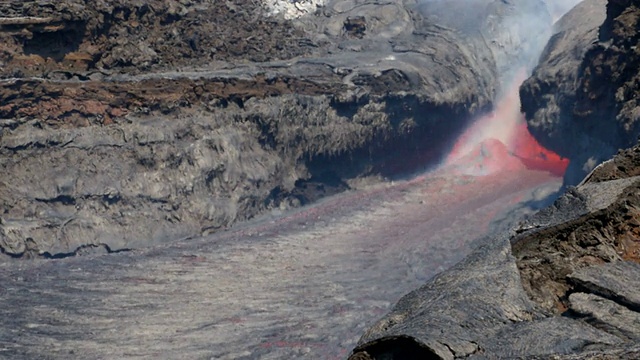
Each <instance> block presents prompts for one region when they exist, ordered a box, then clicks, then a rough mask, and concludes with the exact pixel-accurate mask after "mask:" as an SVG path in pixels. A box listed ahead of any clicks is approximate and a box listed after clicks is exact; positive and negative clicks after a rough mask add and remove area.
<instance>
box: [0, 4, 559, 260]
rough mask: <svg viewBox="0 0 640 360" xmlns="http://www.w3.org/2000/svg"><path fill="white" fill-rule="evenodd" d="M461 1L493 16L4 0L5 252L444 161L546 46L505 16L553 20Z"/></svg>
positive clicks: (144, 235)
mask: <svg viewBox="0 0 640 360" xmlns="http://www.w3.org/2000/svg"><path fill="white" fill-rule="evenodd" d="M447 4H448V3H447ZM460 4H462V2H460ZM460 4H459V5H460ZM464 4H465V6H464V7H462V8H461V10H465V11H467V12H469V13H472V14H473V16H474V17H477V15H478V13H480V14H483V16H486V17H487V18H488V19H490V21H488V22H486V23H485V22H478V21H476V22H474V23H468V22H464V21H460V22H456V21H454V20H455V18H454V19H451V18H448V19H445V18H442V17H441V16H433V15H434V14H436V15H438V14H442V13H443V6H445V5H443V3H442V2H430V3H428V4H423V5H418V4H416V3H414V2H412V1H406V2H403V1H392V2H389V3H388V4H386V5H383V6H381V5H380V4H379V3H377V2H375V1H357V2H344V1H333V2H330V3H327V5H326V7H325V8H323V9H320V11H318V12H317V13H315V14H310V15H308V16H305V17H301V18H300V19H297V20H295V21H293V20H291V21H290V20H284V19H282V18H281V17H267V16H266V14H267V13H268V9H266V8H264V7H263V6H261V5H260V3H258V2H255V1H248V0H234V1H226V2H220V1H209V0H199V1H190V0H187V1H180V2H174V1H171V2H167V1H159V0H157V1H146V2H138V1H133V2H131V1H126V2H125V1H115V2H113V1H112V2H104V1H100V0H91V1H89V0H87V1H79V0H68V1H60V2H56V3H46V4H42V3H40V2H28V3H25V2H18V1H10V2H4V3H3V4H2V5H0V6H1V7H2V11H1V13H2V14H3V17H2V19H0V37H1V38H2V40H3V41H2V45H1V49H0V61H1V62H2V64H3V66H2V70H0V77H2V80H1V84H2V85H1V87H0V102H1V105H0V119H1V120H0V126H1V133H0V162H1V164H0V166H2V169H3V174H4V175H3V177H2V179H1V182H0V194H1V195H2V196H1V200H0V217H2V224H0V234H1V236H0V248H2V250H3V252H4V253H6V254H9V255H12V256H21V255H26V254H40V255H43V256H56V255H60V254H67V253H71V254H75V250H76V249H79V248H83V247H87V246H88V247H89V248H92V247H94V246H97V248H99V249H110V250H112V251H116V250H118V249H125V248H132V247H139V246H143V245H148V244H153V243H159V242H165V241H169V240H175V239H178V238H184V237H190V236H197V235H201V234H206V233H208V232H211V231H217V230H218V229H222V228H225V227H228V226H230V225H231V224H234V223H235V222H238V221H242V220H244V219H248V218H250V217H252V216H254V215H256V214H259V213H261V212H264V211H268V210H270V209H286V208H289V207H291V206H297V205H298V204H300V203H305V202H309V201H312V200H314V199H316V198H318V197H320V196H323V195H326V194H331V193H334V192H336V191H342V190H344V189H346V188H348V187H349V182H350V179H354V178H357V177H363V176H391V175H393V174H398V173H400V172H407V171H414V170H416V169H418V168H421V167H424V166H429V165H430V164H434V163H435V162H437V161H438V159H439V157H440V156H441V154H442V153H443V152H444V151H446V148H447V146H448V145H449V143H450V142H451V139H453V138H454V137H455V136H456V135H457V134H458V133H460V131H461V130H462V129H463V128H464V127H465V125H466V124H467V122H468V121H469V119H471V115H473V114H477V113H478V112H481V111H484V110H486V109H488V108H489V107H490V106H491V103H492V101H493V99H494V97H495V95H496V93H498V92H499V91H500V86H501V83H500V82H501V80H502V79H501V76H500V75H502V74H505V73H507V72H508V71H511V70H513V69H512V68H511V67H509V64H508V62H507V56H508V55H509V54H513V53H516V52H519V51H528V50H527V49H530V48H531V49H533V48H534V47H535V46H534V42H531V44H529V43H527V42H520V41H511V40H513V39H511V38H509V37H505V36H506V35H505V34H508V33H507V32H505V31H501V30H503V29H506V27H508V26H511V24H512V23H513V22H518V19H520V18H522V16H523V14H524V13H526V14H527V16H534V15H535V16H536V18H537V20H540V21H537V22H535V24H537V26H539V27H540V31H538V32H533V30H532V28H530V27H527V28H526V29H525V30H521V31H520V32H516V33H514V34H517V35H518V36H522V38H525V36H524V35H525V34H527V33H536V34H538V33H543V29H544V27H545V22H548V21H549V20H550V19H549V16H548V14H547V13H546V10H545V9H544V7H543V6H540V3H539V2H532V1H529V0H527V1H524V0H522V1H515V2H503V1H488V0H477V1H474V2H472V3H469V2H466V1H465V2H464ZM447 6H449V5H447ZM532 11H533V13H532ZM457 13H459V12H457ZM475 30H478V31H475ZM514 36H515V35H514ZM510 39H511V40H510ZM536 41H538V39H537V38H536ZM518 66H519V65H518ZM399 159H400V160H399Z"/></svg>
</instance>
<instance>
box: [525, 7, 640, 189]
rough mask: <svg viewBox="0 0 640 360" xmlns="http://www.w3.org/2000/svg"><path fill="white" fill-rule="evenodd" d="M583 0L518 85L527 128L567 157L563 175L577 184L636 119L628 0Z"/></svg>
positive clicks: (631, 133)
mask: <svg viewBox="0 0 640 360" xmlns="http://www.w3.org/2000/svg"><path fill="white" fill-rule="evenodd" d="M604 3H605V2H604V1H596V0H588V1H584V2H583V3H581V4H580V5H579V6H578V7H577V8H576V9H575V10H574V11H573V12H571V13H569V14H567V15H566V16H565V18H564V19H562V20H561V21H560V22H559V24H558V29H557V31H558V32H557V33H556V34H555V35H554V36H553V37H552V40H551V41H550V42H549V44H548V45H547V48H546V50H545V52H544V54H543V56H542V58H541V61H540V65H539V66H538V68H537V69H536V70H535V72H534V73H533V76H532V77H531V78H530V79H529V80H527V81H526V82H525V84H524V85H523V86H522V88H521V91H520V96H521V100H522V109H523V111H524V112H525V114H526V116H527V122H528V124H529V129H530V130H531V132H532V134H534V136H536V137H537V138H538V139H539V140H540V142H541V143H542V144H543V145H545V146H546V147H548V148H550V149H552V150H554V151H556V152H558V153H559V154H560V155H562V156H565V157H568V158H569V159H571V164H570V166H569V169H568V171H567V175H566V183H567V184H569V185H575V184H577V183H578V182H579V181H580V180H581V179H582V178H583V177H584V176H585V175H586V174H587V173H588V172H589V171H590V170H591V169H593V167H594V166H596V165H597V164H599V163H600V162H602V161H604V160H606V159H608V158H609V157H611V156H613V155H614V154H615V152H616V151H617V150H618V149H624V148H627V147H630V146H632V145H633V144H634V143H635V141H636V138H637V136H638V135H639V134H640V128H639V127H638V121H637V120H638V106H637V104H636V102H637V101H636V98H637V97H638V93H637V91H638V85H637V83H638V79H637V77H638V75H637V71H636V70H637V68H638V66H639V62H638V61H639V60H638V54H637V51H636V50H635V49H636V46H637V43H638V39H639V36H638V33H637V28H638V26H637V24H638V14H639V12H640V10H639V8H638V4H637V3H636V2H635V1H609V2H608V3H607V4H606V21H605V8H604Z"/></svg>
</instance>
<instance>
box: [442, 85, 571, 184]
mask: <svg viewBox="0 0 640 360" xmlns="http://www.w3.org/2000/svg"><path fill="white" fill-rule="evenodd" d="M519 78H520V79H519V80H520V81H514V82H513V85H512V86H511V88H510V89H509V92H508V93H507V95H506V96H504V97H503V98H502V99H501V100H500V101H499V102H498V104H497V106H496V108H495V110H494V111H493V112H491V113H489V114H487V115H485V116H483V117H481V118H479V119H478V120H477V121H475V122H474V124H473V125H471V126H470V127H469V128H468V129H467V130H466V131H465V132H464V133H463V134H462V135H461V136H460V137H459V138H458V140H457V141H456V143H455V144H454V146H453V148H452V151H451V153H450V154H449V156H447V158H446V159H445V162H444V167H445V168H447V169H450V170H452V171H454V172H457V173H462V174H467V175H476V176H484V175H490V174H494V173H497V172H501V171H520V170H524V169H529V170H539V171H547V172H549V173H551V174H552V175H554V176H558V177H561V176H563V175H564V173H565V171H566V169H567V166H568V165H569V160H568V159H566V158H562V157H560V156H559V155H558V154H556V153H554V152H553V151H550V150H548V149H546V148H544V147H543V146H542V145H540V144H539V143H538V142H537V141H536V139H535V138H534V137H533V136H532V135H531V133H530V132H529V130H528V128H527V124H526V121H525V118H524V115H523V114H522V113H521V112H520V97H519V94H518V88H519V86H520V84H521V83H522V80H523V79H524V76H523V75H522V76H520V77H519Z"/></svg>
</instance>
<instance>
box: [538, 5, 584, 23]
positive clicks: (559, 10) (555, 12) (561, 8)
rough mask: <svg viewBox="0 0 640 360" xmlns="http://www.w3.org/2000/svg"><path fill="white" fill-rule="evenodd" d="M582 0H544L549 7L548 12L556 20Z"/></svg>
mask: <svg viewBox="0 0 640 360" xmlns="http://www.w3.org/2000/svg"><path fill="white" fill-rule="evenodd" d="M580 2H582V0H546V1H545V3H546V5H547V8H548V9H549V14H551V17H552V18H553V21H554V22H556V21H558V20H559V19H560V18H561V17H562V15H564V14H566V13H567V12H568V11H569V10H571V9H572V8H573V7H574V6H576V5H578V4H579V3H580Z"/></svg>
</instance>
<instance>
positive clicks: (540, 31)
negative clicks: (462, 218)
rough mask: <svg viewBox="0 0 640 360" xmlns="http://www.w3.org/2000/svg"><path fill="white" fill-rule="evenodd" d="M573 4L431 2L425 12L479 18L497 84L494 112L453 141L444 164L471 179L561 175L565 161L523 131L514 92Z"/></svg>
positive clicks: (453, 21)
mask: <svg viewBox="0 0 640 360" xmlns="http://www.w3.org/2000/svg"><path fill="white" fill-rule="evenodd" d="M579 2H580V1H577V0H546V1H542V0H496V1H490V0H471V1H463V0H430V1H426V2H425V3H424V4H425V7H424V10H427V11H433V10H434V9H438V8H439V6H435V5H445V4H449V5H450V6H451V7H450V9H449V10H450V11H452V12H458V11H462V8H458V7H459V6H461V5H463V3H464V4H466V5H467V6H468V8H467V10H466V11H471V12H475V13H476V16H477V14H483V17H482V18H483V19H484V23H483V24H482V25H481V26H480V34H481V35H482V36H483V37H484V40H485V41H486V42H487V44H488V46H489V47H490V50H491V51H492V53H493V56H494V59H495V61H496V67H497V71H498V74H499V82H500V85H501V88H500V91H499V92H498V94H499V96H498V99H496V101H495V104H496V105H495V106H494V110H493V111H492V112H491V113H489V114H487V115H485V116H482V117H480V118H478V119H476V121H474V122H473V123H472V125H471V126H470V127H469V128H468V129H467V131H465V132H464V133H463V134H462V136H460V138H459V139H458V140H457V141H456V143H455V145H454V146H453V149H452V151H451V153H450V155H449V156H448V157H447V159H446V160H445V163H444V165H445V166H446V167H448V168H450V169H454V170H456V171H458V172H462V173H465V174H470V175H478V176H482V175H488V174H492V173H495V172H499V171H517V170H521V169H524V168H528V169H533V170H543V171H548V172H551V173H552V174H554V175H556V176H562V175H563V174H564V171H565V170H566V167H567V165H568V160H566V159H563V158H561V157H559V156H558V155H557V154H555V153H553V152H551V151H549V150H547V149H545V148H543V147H542V146H540V145H539V144H538V142H537V141H536V140H535V139H534V138H533V136H531V134H530V133H529V132H528V129H527V126H526V122H525V120H524V116H523V115H522V114H521V113H520V98H519V94H518V88H519V87H520V85H521V84H522V82H523V81H524V80H525V79H526V78H527V76H529V74H530V73H531V72H532V71H533V68H534V67H535V66H536V65H537V62H538V58H539V56H540V54H541V53H542V51H543V49H544V46H545V45H546V43H547V41H548V39H549V38H550V37H551V35H552V27H553V23H554V22H555V21H557V20H558V19H559V18H560V17H561V16H562V15H564V14H565V13H566V12H567V11H569V10H570V9H571V8H572V7H574V6H575V5H576V4H578V3H579ZM465 19H466V18H465V16H462V15H457V16H449V17H447V16H444V17H442V18H441V20H439V21H444V22H446V23H447V24H446V25H447V26H458V27H460V26H462V28H463V29H464V28H465V25H460V24H458V22H461V21H462V22H464V21H465Z"/></svg>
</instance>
